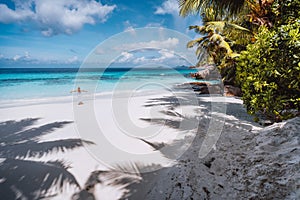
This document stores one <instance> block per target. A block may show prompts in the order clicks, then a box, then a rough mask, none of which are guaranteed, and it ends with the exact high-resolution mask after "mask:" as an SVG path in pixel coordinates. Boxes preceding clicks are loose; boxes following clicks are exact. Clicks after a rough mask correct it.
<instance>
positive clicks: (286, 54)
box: [236, 20, 300, 121]
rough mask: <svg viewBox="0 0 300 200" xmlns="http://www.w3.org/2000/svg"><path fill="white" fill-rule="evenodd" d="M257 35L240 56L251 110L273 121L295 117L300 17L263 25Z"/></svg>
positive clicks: (299, 103)
mask: <svg viewBox="0 0 300 200" xmlns="http://www.w3.org/2000/svg"><path fill="white" fill-rule="evenodd" d="M255 38H256V42H255V43H253V44H249V45H248V46H247V50H246V51H242V52H241V55H240V57H239V58H237V61H238V63H237V77H236V78H237V82H238V83H239V84H240V85H241V89H242V91H243V97H242V99H243V100H244V104H245V106H246V108H247V111H248V112H249V113H250V114H259V113H262V114H264V115H265V116H266V117H267V118H268V119H271V120H273V121H281V120H283V119H287V118H291V117H294V116H295V114H297V113H298V114H299V108H300V89H299V87H300V21H299V20H298V21H296V22H295V23H293V24H283V25H280V26H278V27H277V28H274V29H273V30H269V29H267V28H266V27H263V26H262V27H260V28H259V30H258V34H257V35H256V37H255Z"/></svg>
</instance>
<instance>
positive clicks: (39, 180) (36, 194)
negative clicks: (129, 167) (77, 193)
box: [0, 118, 93, 199]
mask: <svg viewBox="0 0 300 200" xmlns="http://www.w3.org/2000/svg"><path fill="white" fill-rule="evenodd" d="M38 120H39V119H38V118H34V119H32V118H30V119H23V120H20V121H6V122H1V123H0V130H1V132H0V134H1V137H0V180H1V182H0V196H1V198H3V199H17V198H22V199H23V198H24V199H40V198H43V197H47V195H49V194H48V192H49V191H52V192H53V191H55V192H59V191H61V190H63V189H64V188H65V186H66V185H71V186H74V187H75V188H80V186H79V184H78V182H77V180H76V178H75V177H74V176H73V174H71V173H70V172H69V171H68V169H69V167H70V166H68V165H66V164H65V162H64V161H63V160H54V161H46V162H42V161H36V160H33V158H40V157H42V156H45V155H47V154H50V153H53V152H64V151H66V150H72V149H75V148H78V147H82V146H83V144H84V143H85V144H93V143H92V142H88V141H84V140H81V139H63V140H55V141H48V142H40V137H41V136H44V135H46V134H49V133H51V132H53V131H54V130H55V129H58V128H61V127H63V126H65V125H67V124H70V123H71V122H69V121H62V122H53V123H49V124H46V125H43V126H40V127H37V128H30V126H32V125H33V124H35V123H36V122H37V121H38ZM54 195H55V194H54Z"/></svg>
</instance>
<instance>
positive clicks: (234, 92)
mask: <svg viewBox="0 0 300 200" xmlns="http://www.w3.org/2000/svg"><path fill="white" fill-rule="evenodd" d="M224 96H237V97H240V96H242V91H241V89H240V88H238V87H234V86H232V85H225V86H224Z"/></svg>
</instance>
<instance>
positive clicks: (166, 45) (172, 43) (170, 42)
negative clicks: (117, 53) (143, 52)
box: [116, 38, 179, 51]
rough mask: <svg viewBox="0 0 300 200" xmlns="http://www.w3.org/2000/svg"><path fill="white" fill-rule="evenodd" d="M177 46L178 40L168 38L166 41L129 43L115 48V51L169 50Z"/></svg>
mask: <svg viewBox="0 0 300 200" xmlns="http://www.w3.org/2000/svg"><path fill="white" fill-rule="evenodd" d="M178 44H179V40H178V38H168V39H167V40H162V41H161V40H151V41H149V42H137V43H129V44H123V45H121V46H118V47H116V49H117V50H123V51H126V50H135V49H146V48H154V49H170V48H175V47H176V46H177V45H178Z"/></svg>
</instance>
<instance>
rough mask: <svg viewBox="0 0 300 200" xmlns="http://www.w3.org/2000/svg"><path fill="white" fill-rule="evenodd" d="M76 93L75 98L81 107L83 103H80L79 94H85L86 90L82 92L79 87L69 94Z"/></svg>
mask: <svg viewBox="0 0 300 200" xmlns="http://www.w3.org/2000/svg"><path fill="white" fill-rule="evenodd" d="M73 92H76V93H77V98H78V105H82V104H83V102H82V101H81V93H82V92H87V91H86V90H82V89H80V87H78V88H77V89H76V90H72V91H71V92H70V93H73Z"/></svg>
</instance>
